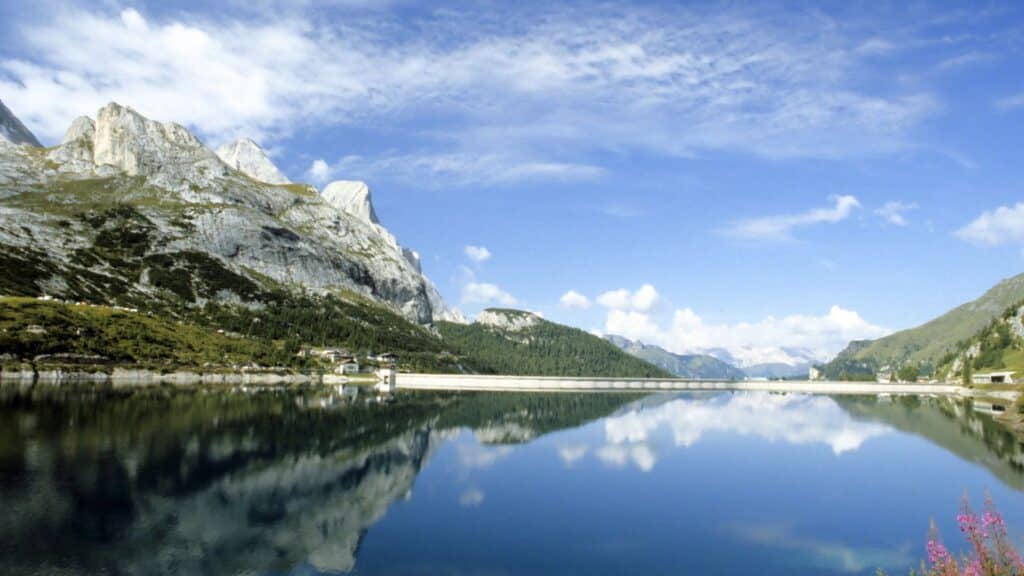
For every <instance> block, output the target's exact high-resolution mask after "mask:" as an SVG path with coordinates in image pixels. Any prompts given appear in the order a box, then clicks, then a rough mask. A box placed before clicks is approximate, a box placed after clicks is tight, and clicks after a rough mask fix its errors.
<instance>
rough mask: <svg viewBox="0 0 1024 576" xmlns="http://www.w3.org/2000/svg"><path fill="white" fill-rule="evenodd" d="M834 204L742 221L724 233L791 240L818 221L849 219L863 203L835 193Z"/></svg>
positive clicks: (749, 238) (828, 222)
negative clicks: (794, 235) (794, 234)
mask: <svg viewBox="0 0 1024 576" xmlns="http://www.w3.org/2000/svg"><path fill="white" fill-rule="evenodd" d="M831 199H832V202H833V203H834V206H831V207H829V208H815V209H812V210H808V211H806V212H802V213H800V214H783V215H778V216H765V217H762V218H750V219H746V220H740V221H738V222H734V223H733V224H731V225H729V226H728V227H726V228H725V229H724V230H723V232H724V233H725V234H727V235H729V236H733V237H735V238H742V239H748V240H788V239H790V238H791V237H792V232H793V230H794V229H795V228H801V227H805V226H812V225H814V224H834V223H836V222H841V221H843V220H845V219H847V218H848V217H849V216H850V214H852V213H853V211H854V210H855V209H856V208H859V207H860V202H859V201H857V198H855V197H854V196H833V197H832V198H831Z"/></svg>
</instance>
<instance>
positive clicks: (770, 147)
mask: <svg viewBox="0 0 1024 576" xmlns="http://www.w3.org/2000/svg"><path fill="white" fill-rule="evenodd" d="M492 8H493V10H488V11H487V12H486V13H481V12H474V11H463V12H459V13H453V12H452V11H450V10H444V9H437V10H431V9H427V10H423V11H419V14H418V15H416V16H414V17H413V18H414V20H412V21H410V20H409V16H408V14H406V13H404V12H403V13H401V14H399V11H393V12H392V11H388V10H375V11H372V13H368V14H361V13H350V14H346V15H345V17H344V19H338V18H335V19H327V18H324V13H323V11H322V10H317V9H315V7H311V6H308V5H306V6H300V7H299V8H295V9H292V8H290V7H287V6H285V5H283V4H282V5H280V6H279V8H278V9H277V10H274V11H272V12H273V13H272V14H265V13H262V12H261V11H258V10H257V11H247V12H245V13H244V14H243V16H244V17H232V15H230V14H228V15H224V14H223V13H220V14H217V15H203V14H196V13H183V12H181V11H175V12H173V15H172V16H156V15H146V14H143V13H140V12H139V11H137V10H134V9H126V10H124V11H122V12H120V13H118V12H115V11H110V10H107V9H103V8H96V9H82V8H77V7H73V6H70V5H69V6H65V7H61V8H59V9H54V10H52V11H49V12H47V14H46V18H43V19H38V20H34V21H32V20H25V21H18V22H15V23H13V24H12V26H13V28H14V32H13V33H14V35H15V40H14V41H15V42H18V43H20V45H22V46H23V47H24V52H25V53H26V54H31V57H30V58H29V59H18V58H14V57H9V56H8V57H0V93H2V94H3V95H4V101H5V103H6V104H8V106H9V107H10V108H11V109H12V110H14V111H15V113H17V114H18V115H19V116H20V117H21V119H22V120H23V121H25V122H26V124H27V125H29V126H30V127H31V128H32V129H33V130H34V131H35V132H36V133H37V134H38V135H40V136H41V137H42V138H43V139H44V140H45V141H48V142H55V141H57V140H59V138H60V137H61V135H62V133H63V131H64V130H65V128H66V127H67V126H68V124H69V123H70V121H71V120H72V119H73V118H75V117H76V116H78V115H81V114H86V113H92V112H94V111H95V110H97V109H98V108H99V107H101V106H102V105H104V104H105V103H106V102H108V101H110V100H117V101H121V102H122V103H125V104H129V105H131V106H133V107H135V108H136V109H138V110H139V111H140V112H142V113H144V114H146V115H148V116H151V117H154V118H158V119H162V120H173V121H176V122H180V123H183V124H185V125H188V126H190V127H193V128H195V129H197V130H198V131H199V133H200V134H201V135H202V136H204V137H207V138H209V139H211V140H212V143H213V144H217V143H220V142H223V141H226V140H229V139H231V138H234V137H237V136H241V135H246V136H250V137H253V138H256V139H257V140H259V141H262V142H273V140H274V139H275V138H281V137H287V136H289V135H290V134H293V133H296V132H299V131H302V130H308V129H322V128H324V127H330V126H355V127H357V128H359V129H362V128H373V129H380V128H381V127H383V128H386V129H390V130H393V131H401V132H402V133H403V134H407V135H409V136H408V139H407V141H402V142H400V143H399V144H397V146H398V147H397V148H395V149H389V150H387V151H384V152H379V153H376V155H373V156H370V157H367V158H362V159H359V158H354V157H350V158H348V159H344V160H345V161H344V162H334V163H332V162H331V159H328V160H327V161H325V162H324V164H326V165H327V167H328V170H338V169H340V168H351V169H354V170H356V171H360V170H362V171H376V172H377V173H385V172H386V173H387V174H393V175H394V176H395V177H397V178H409V179H412V178H421V179H422V181H424V182H427V183H428V184H427V185H433V184H434V183H436V182H438V181H446V182H450V183H454V184H470V183H473V184H477V183H482V184H490V183H503V182H513V181H519V180H522V179H531V178H544V179H580V178H595V177H599V176H600V175H601V174H602V173H603V172H604V169H603V168H602V167H601V166H600V165H596V164H594V163H593V162H592V161H591V160H590V159H591V158H594V157H598V156H599V154H600V153H602V152H605V151H608V150H612V151H618V150H637V151H649V152H654V153H657V154H661V155H670V156H687V155H693V154H695V153H698V152H700V151H702V150H709V149H710V150H720V149H727V150H736V151H741V152H746V153H750V154H755V155H760V156H769V157H826V158H833V157H846V156H850V155H854V156H859V155H875V154H880V153H881V154H885V153H892V152H894V151H901V150H906V149H908V148H909V147H912V146H916V145H919V143H915V142H911V141H909V140H910V134H911V132H912V128H914V127H915V126H916V125H918V124H919V123H920V122H921V121H922V119H924V118H926V117H928V116H929V115H931V114H933V113H935V112H936V111H937V110H939V109H940V104H939V103H938V101H937V99H936V97H935V96H933V95H932V94H931V93H930V92H928V91H927V89H919V88H913V87H909V88H907V87H904V88H900V87H897V88H895V89H893V88H892V85H891V84H886V85H885V88H884V90H883V89H881V88H879V89H875V88H873V86H875V85H876V84H879V83H873V82H862V81H861V80H862V79H863V78H865V77H870V76H872V74H874V75H875V76H881V75H883V74H884V75H885V77H886V78H888V77H890V76H891V75H892V71H891V70H889V69H888V68H887V69H885V70H881V69H879V70H875V69H873V68H871V66H873V61H874V60H873V59H874V56H872V55H871V54H873V53H876V52H877V47H879V46H883V45H885V46H886V47H887V49H890V48H891V42H888V41H887V40H885V39H883V38H880V36H881V35H882V34H883V33H884V32H885V30H881V31H876V36H875V37H873V38H871V39H866V38H864V36H863V34H862V31H861V29H860V28H858V27H856V26H854V25H847V24H846V23H844V22H839V21H835V20H831V21H829V22H828V23H826V22H824V21H823V20H822V19H821V18H818V17H817V16H816V15H814V14H812V13H810V12H808V13H800V12H797V13H793V14H790V15H789V17H787V18H786V19H785V22H784V23H783V22H782V21H781V20H780V19H778V18H775V17H774V16H772V15H771V14H767V13H761V12H758V11H756V10H747V9H742V8H735V9H733V8H725V9H723V8H721V7H714V8H706V9H705V8H684V7H662V8H637V9H632V10H631V11H630V12H631V13H630V17H629V18H625V19H624V18H622V17H621V15H620V14H619V11H618V9H617V8H616V7H614V6H608V7H604V8H602V7H594V6H586V7H578V8H576V7H571V6H568V7H567V6H559V7H557V8H551V9H547V10H542V11H541V12H540V13H538V12H537V11H536V10H523V9H519V8H517V7H514V6H513V5H512V4H509V5H507V6H505V5H503V6H498V7H492ZM26 18H28V16H26ZM901 33H905V31H903V30H902V29H901ZM869 46H874V47H875V48H872V49H870V50H869V49H867V48H866V47H869ZM858 48H865V50H858ZM97 63H102V65H97ZM427 116H429V117H431V118H444V119H445V124H444V126H443V127H441V128H438V129H436V130H434V131H431V130H426V129H424V128H423V123H422V122H421V120H422V118H424V117H427ZM364 153H367V154H369V152H364ZM317 173H318V174H320V175H323V173H324V170H323V165H320V166H319V167H318V170H317ZM354 176H362V174H358V173H357V174H354Z"/></svg>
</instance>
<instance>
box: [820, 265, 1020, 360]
mask: <svg viewBox="0 0 1024 576" xmlns="http://www.w3.org/2000/svg"><path fill="white" fill-rule="evenodd" d="M1021 300H1024V274H1021V275H1018V276H1014V277H1013V278H1008V279H1006V280H1003V281H1002V282H1000V283H999V284H996V285H995V286H994V287H992V288H991V289H990V290H989V291H988V292H985V294H983V295H982V296H981V297H980V298H978V299H977V300H974V301H972V302H968V303H967V304H963V305H962V306H958V307H956V308H954V309H953V310H950V311H949V312H947V313H945V314H943V315H942V316H939V317H938V318H935V319H934V320H931V321H930V322H927V323H925V324H922V325H921V326H918V327H916V328H911V329H909V330H903V331H900V332H896V333H895V334H891V335H889V336H886V337H885V338H880V339H878V340H874V341H869V342H865V341H855V342H851V343H850V346H848V347H847V348H846V350H844V351H842V352H840V353H839V355H838V356H837V357H836V358H835V359H834V360H833V361H832V362H829V363H828V364H826V365H825V367H824V370H825V374H826V375H827V376H829V377H832V378H840V377H844V376H845V377H857V376H858V375H859V376H864V375H866V374H870V373H873V372H874V371H875V370H876V369H877V368H879V367H881V366H885V365H891V366H902V365H905V364H915V365H918V366H921V367H922V369H923V370H924V371H925V372H931V371H932V369H934V368H935V367H936V366H937V365H938V364H939V362H940V360H942V358H943V357H944V356H946V355H947V354H948V353H950V352H952V351H954V350H956V348H957V346H958V344H959V343H960V342H963V341H965V340H968V339H969V338H971V337H972V336H974V335H975V334H977V333H978V332H979V331H980V330H981V329H983V328H985V326H987V325H988V324H989V323H990V322H991V321H992V320H993V319H995V318H996V317H998V316H1000V315H1001V314H1003V312H1004V311H1006V310H1007V309H1008V308H1010V307H1011V306H1013V305H1014V304H1016V303H1017V302H1019V301H1021Z"/></svg>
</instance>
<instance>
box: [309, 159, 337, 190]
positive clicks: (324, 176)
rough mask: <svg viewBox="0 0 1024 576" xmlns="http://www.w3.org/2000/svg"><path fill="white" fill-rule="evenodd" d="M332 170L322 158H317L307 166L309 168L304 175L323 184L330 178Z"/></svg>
mask: <svg viewBox="0 0 1024 576" xmlns="http://www.w3.org/2000/svg"><path fill="white" fill-rule="evenodd" d="M332 174H333V171H332V170H331V167H330V166H328V165H327V162H325V161H324V160H323V159H322V158H317V159H316V160H314V161H313V163H312V164H311V165H310V166H309V170H307V171H306V175H307V176H309V179H310V180H312V181H313V182H315V183H317V184H323V183H325V182H327V181H328V180H330V179H331V175H332Z"/></svg>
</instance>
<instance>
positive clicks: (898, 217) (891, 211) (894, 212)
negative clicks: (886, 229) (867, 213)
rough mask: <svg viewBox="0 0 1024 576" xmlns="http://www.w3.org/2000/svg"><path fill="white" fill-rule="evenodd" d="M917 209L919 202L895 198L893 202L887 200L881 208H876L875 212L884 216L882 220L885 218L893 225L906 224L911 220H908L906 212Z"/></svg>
mask: <svg viewBox="0 0 1024 576" xmlns="http://www.w3.org/2000/svg"><path fill="white" fill-rule="evenodd" d="M916 209H917V204H907V203H905V202H900V201H895V200H894V201H892V202H886V203H885V204H884V205H883V206H882V207H881V208H879V209H877V210H875V214H878V215H879V216H881V217H882V220H885V221H886V222H888V223H889V224H892V225H893V226H906V225H907V224H909V222H907V218H906V216H904V214H905V213H906V212H909V211H911V210H916Z"/></svg>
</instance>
